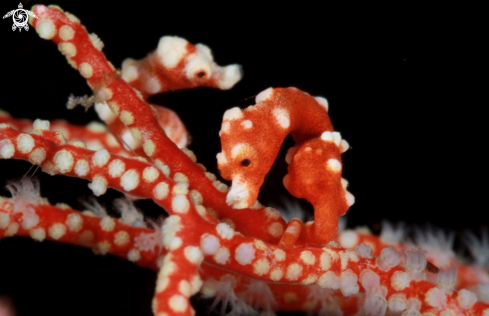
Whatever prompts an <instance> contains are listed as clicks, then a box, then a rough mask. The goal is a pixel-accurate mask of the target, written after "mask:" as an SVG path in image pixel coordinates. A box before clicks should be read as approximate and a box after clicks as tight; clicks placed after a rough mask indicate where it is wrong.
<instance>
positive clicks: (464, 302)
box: [457, 289, 477, 309]
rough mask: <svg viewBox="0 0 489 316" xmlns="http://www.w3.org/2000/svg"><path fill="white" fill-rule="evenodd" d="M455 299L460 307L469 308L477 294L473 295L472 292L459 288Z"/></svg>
mask: <svg viewBox="0 0 489 316" xmlns="http://www.w3.org/2000/svg"><path fill="white" fill-rule="evenodd" d="M457 301H458V304H459V305H460V307H462V308H464V309H469V308H472V306H474V304H475V303H476V302H477V295H475V293H474V292H471V291H468V290H466V289H461V290H460V291H458V295H457Z"/></svg>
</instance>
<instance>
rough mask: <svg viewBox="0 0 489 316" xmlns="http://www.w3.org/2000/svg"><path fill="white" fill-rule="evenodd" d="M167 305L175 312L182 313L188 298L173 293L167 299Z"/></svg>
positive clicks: (186, 305)
mask: <svg viewBox="0 0 489 316" xmlns="http://www.w3.org/2000/svg"><path fill="white" fill-rule="evenodd" d="M168 306H170V309H171V310H172V311H173V312H175V313H183V312H185V311H186V310H187V308H188V299H187V298H186V297H184V296H182V295H179V294H175V295H173V296H172V297H170V299H169V300H168Z"/></svg>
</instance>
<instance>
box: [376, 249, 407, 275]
mask: <svg viewBox="0 0 489 316" xmlns="http://www.w3.org/2000/svg"><path fill="white" fill-rule="evenodd" d="M400 262H401V256H399V254H398V253H397V252H396V250H395V249H394V247H389V248H384V249H382V251H381V252H380V256H379V257H378V258H377V259H376V263H377V266H378V267H379V269H381V270H383V271H389V270H390V269H392V268H393V267H396V266H397V265H398V264H399V263H400Z"/></svg>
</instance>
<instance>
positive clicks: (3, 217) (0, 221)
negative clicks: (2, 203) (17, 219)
mask: <svg viewBox="0 0 489 316" xmlns="http://www.w3.org/2000/svg"><path fill="white" fill-rule="evenodd" d="M9 224H10V216H9V215H8V214H6V213H1V212H0V229H5V228H7V226H8V225H9Z"/></svg>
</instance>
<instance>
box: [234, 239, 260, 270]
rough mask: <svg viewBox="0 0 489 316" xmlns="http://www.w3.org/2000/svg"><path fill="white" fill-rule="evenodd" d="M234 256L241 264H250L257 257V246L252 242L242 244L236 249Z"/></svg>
mask: <svg viewBox="0 0 489 316" xmlns="http://www.w3.org/2000/svg"><path fill="white" fill-rule="evenodd" d="M234 258H235V259H236V261H237V262H238V263H239V264H240V265H243V266H244V265H247V264H250V263H251V261H253V259H255V248H254V247H253V244H251V243H242V244H240V245H239V246H238V247H237V248H236V251H235V254H234Z"/></svg>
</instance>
